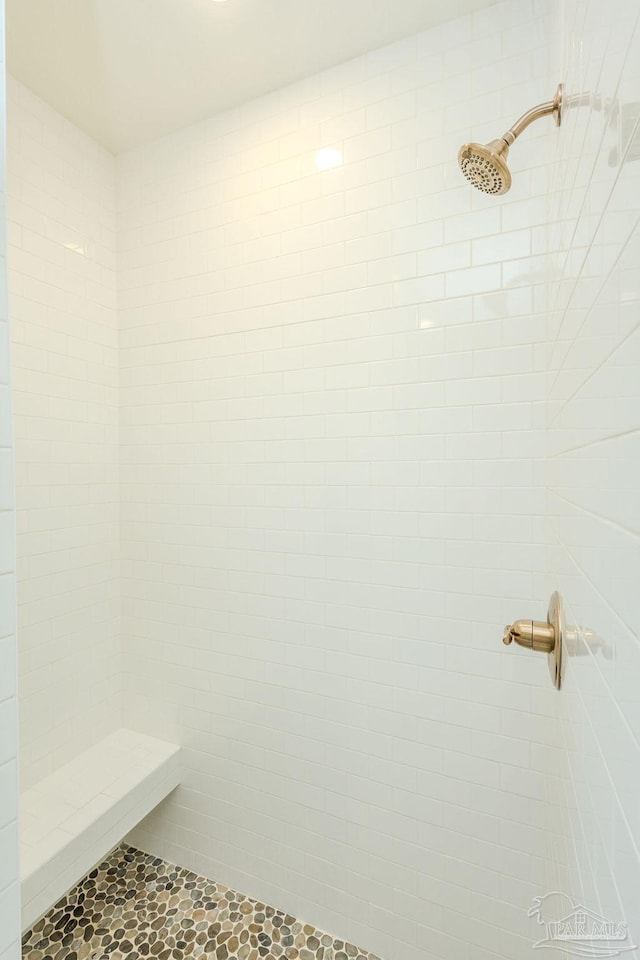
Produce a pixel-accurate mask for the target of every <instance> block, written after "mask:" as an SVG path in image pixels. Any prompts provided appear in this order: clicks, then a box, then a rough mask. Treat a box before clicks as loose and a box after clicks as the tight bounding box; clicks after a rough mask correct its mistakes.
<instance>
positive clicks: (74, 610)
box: [8, 79, 120, 787]
mask: <svg viewBox="0 0 640 960" xmlns="http://www.w3.org/2000/svg"><path fill="white" fill-rule="evenodd" d="M8 96H9V103H8V140H9V150H8V177H9V197H8V220H9V224H8V227H9V297H10V309H11V319H12V338H13V363H14V413H15V434H16V487H17V492H18V494H17V496H18V501H17V513H18V629H19V634H20V651H19V659H20V668H19V669H20V745H21V751H20V761H21V779H22V785H23V787H29V786H30V785H31V784H33V783H34V782H35V781H37V780H39V779H40V778H41V777H43V776H45V775H47V774H48V773H50V772H51V771H52V770H53V769H55V768H56V767H57V766H60V765H61V764H62V763H64V762H65V761H66V760H68V759H70V758H71V757H73V756H75V755H76V754H77V753H78V752H79V751H80V750H82V749H84V748H85V747H87V746H89V745H91V744H92V743H94V742H95V741H96V740H97V739H98V738H99V737H100V736H103V735H104V734H106V733H108V732H110V731H111V730H113V729H115V728H116V727H118V726H119V725H120V723H119V713H120V697H119V683H120V678H119V668H120V667H119V643H120V619H119V614H120V604H119V581H118V577H119V541H118V502H117V501H118V397H117V386H118V384H117V374H118V361H117V346H118V329H117V311H116V271H115V268H116V263H115V250H116V242H115V161H114V159H113V157H112V156H111V155H110V154H109V153H107V151H106V150H104V149H103V148H101V147H99V146H98V145H97V144H96V143H94V141H92V140H91V139H90V138H89V137H87V136H85V135H84V134H82V133H81V132H80V131H79V130H77V129H76V128H75V127H74V126H73V125H72V124H70V123H69V122H68V121H66V120H64V119H63V118H62V117H61V116H60V115H59V114H57V113H56V112H55V111H54V110H52V109H51V108H50V107H48V106H47V105H46V104H44V103H43V102H42V101H41V100H39V99H38V98H36V97H35V96H33V94H31V93H30V92H29V91H28V90H27V89H26V88H25V87H23V86H21V85H20V84H19V83H17V82H16V81H15V80H12V79H10V80H9V90H8Z"/></svg>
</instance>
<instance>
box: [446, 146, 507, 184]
mask: <svg viewBox="0 0 640 960" xmlns="http://www.w3.org/2000/svg"><path fill="white" fill-rule="evenodd" d="M508 155H509V147H508V146H507V144H506V142H505V141H504V140H492V141H491V143H487V144H483V143H465V145H464V146H463V147H460V150H459V152H458V163H459V164H460V169H461V170H462V172H463V174H464V175H465V177H466V178H467V180H468V181H469V183H470V184H471V185H472V186H474V187H477V189H478V190H482V192H483V193H491V194H493V195H494V196H499V195H500V194H501V193H506V192H507V190H508V189H509V187H510V186H511V173H510V171H509V167H508V166H507V156H508Z"/></svg>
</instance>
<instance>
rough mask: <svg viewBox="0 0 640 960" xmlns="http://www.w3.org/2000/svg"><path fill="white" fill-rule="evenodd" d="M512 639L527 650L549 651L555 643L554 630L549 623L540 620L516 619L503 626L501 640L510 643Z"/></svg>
mask: <svg viewBox="0 0 640 960" xmlns="http://www.w3.org/2000/svg"><path fill="white" fill-rule="evenodd" d="M514 640H515V642H516V643H517V644H519V645H520V646H521V647H526V648H527V649H528V650H537V651H539V652H540V653H551V651H552V650H553V648H554V647H555V643H556V636H555V630H554V628H553V627H552V626H551V624H550V623H542V621H540V620H516V621H515V623H512V624H511V625H510V626H509V625H507V626H506V627H505V628H504V636H503V638H502V642H503V643H505V644H510V643H512V642H513V641H514Z"/></svg>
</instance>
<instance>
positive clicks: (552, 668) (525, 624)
mask: <svg viewBox="0 0 640 960" xmlns="http://www.w3.org/2000/svg"><path fill="white" fill-rule="evenodd" d="M565 635H566V627H565V622H564V613H563V610H562V598H561V597H560V594H559V593H553V594H552V595H551V600H550V601H549V612H548V614H547V622H546V623H543V622H542V621H541V620H516V621H515V622H514V623H512V624H507V626H506V627H505V628H504V636H503V637H502V642H503V643H504V644H506V645H507V646H509V644H511V643H513V642H514V641H515V642H516V643H517V644H518V646H520V647H525V648H526V649H527V650H535V651H537V652H538V653H546V654H547V659H548V663H549V672H550V673H551V681H552V683H553V685H554V687H555V688H556V690H560V689H561V687H562V680H563V675H564V656H563V653H564V639H565Z"/></svg>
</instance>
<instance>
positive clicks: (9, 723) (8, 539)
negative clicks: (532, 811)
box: [0, 3, 20, 960]
mask: <svg viewBox="0 0 640 960" xmlns="http://www.w3.org/2000/svg"><path fill="white" fill-rule="evenodd" d="M5 117H6V104H5V59H4V4H2V3H0V960H18V957H19V956H20V885H19V857H18V759H17V754H18V726H17V721H18V696H17V663H16V659H17V658H16V575H15V570H16V557H15V554H16V551H15V501H14V477H13V427H12V412H11V349H10V342H9V316H8V310H7V260H6V250H7V237H6V189H5V184H6V179H5V174H6V170H5V167H6V164H5V146H6V145H5V131H6V123H5Z"/></svg>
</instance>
